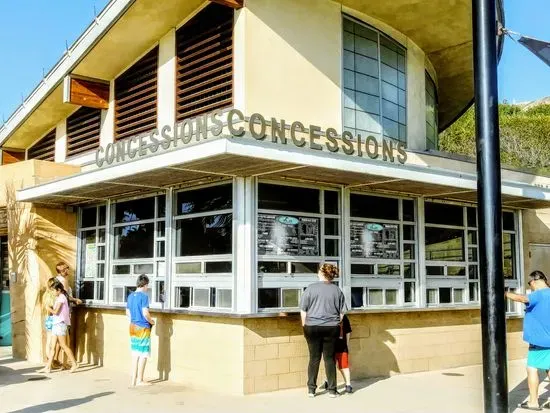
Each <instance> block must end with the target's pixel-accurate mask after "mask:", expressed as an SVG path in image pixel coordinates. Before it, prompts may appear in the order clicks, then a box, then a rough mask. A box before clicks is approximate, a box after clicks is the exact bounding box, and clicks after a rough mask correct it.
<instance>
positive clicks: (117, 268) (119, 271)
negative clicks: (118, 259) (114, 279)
mask: <svg viewBox="0 0 550 413" xmlns="http://www.w3.org/2000/svg"><path fill="white" fill-rule="evenodd" d="M113 274H116V275H130V266H129V265H113Z"/></svg>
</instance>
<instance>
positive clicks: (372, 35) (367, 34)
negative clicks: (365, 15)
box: [354, 23, 378, 43]
mask: <svg viewBox="0 0 550 413" xmlns="http://www.w3.org/2000/svg"><path fill="white" fill-rule="evenodd" d="M354 26H355V27H354V28H355V34H356V35H358V36H361V37H364V38H366V39H370V40H374V41H375V42H377V43H378V33H376V32H375V31H374V30H372V29H369V28H368V27H365V26H363V25H361V24H358V23H354Z"/></svg>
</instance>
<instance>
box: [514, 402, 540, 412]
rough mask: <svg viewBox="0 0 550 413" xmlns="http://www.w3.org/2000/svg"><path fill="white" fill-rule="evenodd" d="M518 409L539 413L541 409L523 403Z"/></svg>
mask: <svg viewBox="0 0 550 413" xmlns="http://www.w3.org/2000/svg"><path fill="white" fill-rule="evenodd" d="M518 407H519V408H521V409H525V410H535V411H541V410H542V408H541V407H538V406H537V407H531V406H529V404H528V403H527V402H523V403H521V404H518Z"/></svg>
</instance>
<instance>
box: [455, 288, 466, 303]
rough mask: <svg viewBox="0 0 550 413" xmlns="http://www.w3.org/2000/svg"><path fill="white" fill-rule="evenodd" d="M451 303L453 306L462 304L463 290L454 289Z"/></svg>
mask: <svg viewBox="0 0 550 413" xmlns="http://www.w3.org/2000/svg"><path fill="white" fill-rule="evenodd" d="M453 302H454V303H455V304H461V303H463V302H464V290H463V289H462V288H455V289H454V290H453Z"/></svg>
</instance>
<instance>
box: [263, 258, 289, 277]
mask: <svg viewBox="0 0 550 413" xmlns="http://www.w3.org/2000/svg"><path fill="white" fill-rule="evenodd" d="M258 272H259V273H274V274H281V273H283V274H286V273H287V266H286V262H278V261H259V262H258Z"/></svg>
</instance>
